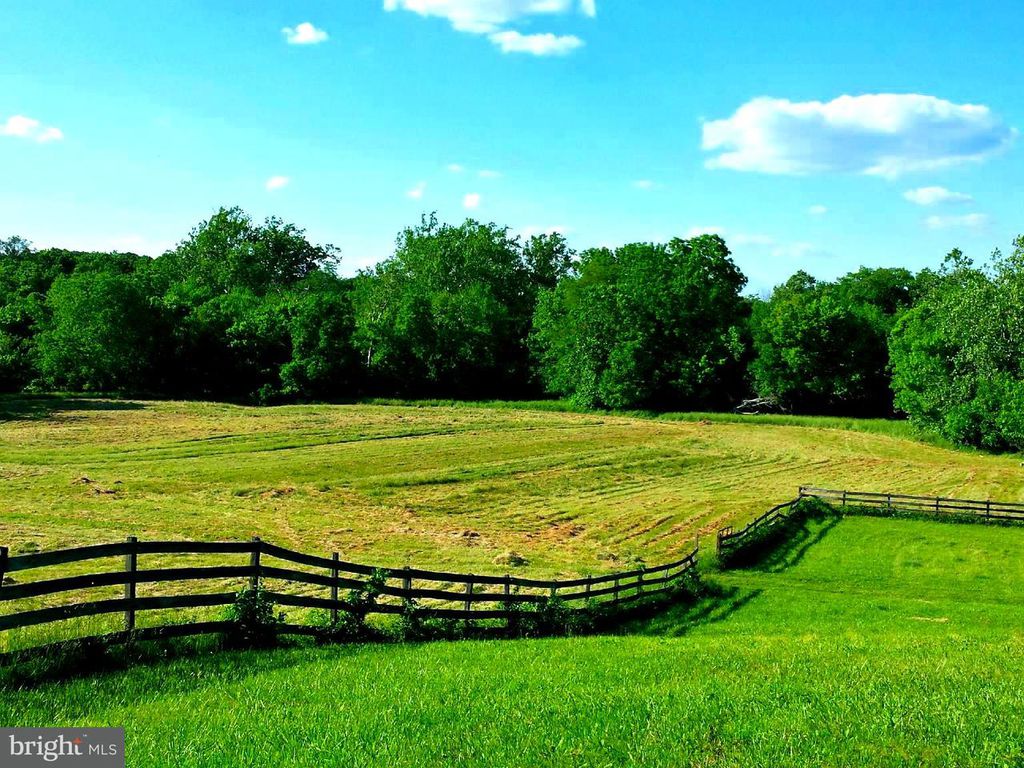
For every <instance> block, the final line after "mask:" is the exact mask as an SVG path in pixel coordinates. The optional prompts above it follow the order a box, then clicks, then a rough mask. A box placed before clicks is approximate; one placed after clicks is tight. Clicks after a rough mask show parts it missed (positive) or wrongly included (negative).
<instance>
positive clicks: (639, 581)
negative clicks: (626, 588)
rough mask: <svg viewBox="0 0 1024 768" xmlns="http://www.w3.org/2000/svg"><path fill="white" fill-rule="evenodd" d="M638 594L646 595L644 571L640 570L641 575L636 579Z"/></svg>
mask: <svg viewBox="0 0 1024 768" xmlns="http://www.w3.org/2000/svg"><path fill="white" fill-rule="evenodd" d="M636 593H637V594H638V595H642V594H643V593H644V569H643V568H641V569H640V575H639V576H637V577H636Z"/></svg>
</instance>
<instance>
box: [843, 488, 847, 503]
mask: <svg viewBox="0 0 1024 768" xmlns="http://www.w3.org/2000/svg"><path fill="white" fill-rule="evenodd" d="M843 506H844V507H845V506H846V491H843Z"/></svg>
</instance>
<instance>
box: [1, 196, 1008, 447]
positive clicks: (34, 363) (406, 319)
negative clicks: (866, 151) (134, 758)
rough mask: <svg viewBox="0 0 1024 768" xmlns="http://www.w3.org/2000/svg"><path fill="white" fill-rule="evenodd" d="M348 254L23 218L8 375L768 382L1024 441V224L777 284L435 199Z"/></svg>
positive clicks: (9, 309) (433, 388) (234, 233)
mask: <svg viewBox="0 0 1024 768" xmlns="http://www.w3.org/2000/svg"><path fill="white" fill-rule="evenodd" d="M339 261H340V256H339V253H338V251H337V249H335V248H334V247H333V246H330V245H318V244H314V243H311V242H310V241H309V240H308V238H307V237H306V233H305V232H304V231H303V230H302V229H300V228H298V227H296V226H295V225H293V224H289V223H286V222H283V221H281V220H280V219H277V218H269V219H267V220H266V221H264V222H262V223H258V222H254V221H253V220H252V219H251V218H250V217H249V216H247V215H246V214H245V213H244V212H243V211H241V210H239V209H237V208H231V209H222V210H220V211H219V212H217V213H216V214H215V215H214V216H212V217H211V218H210V219H209V220H207V221H205V222H202V223H201V224H200V225H199V226H197V227H196V228H195V229H194V230H193V231H192V232H190V233H189V235H188V236H187V237H186V238H185V239H184V240H183V241H182V242H181V243H180V244H179V245H178V246H177V247H176V248H174V249H173V250H170V251H168V252H167V253H165V254H163V255H162V256H159V257H157V258H148V257H144V256H136V255H133V254H124V253H90V252H78V251H68V250H63V249H53V248H49V249H34V248H32V247H31V245H30V244H29V243H27V242H26V241H24V240H22V239H20V238H17V237H12V238H9V239H7V240H0V389H2V390H3V391H8V392H18V391H30V392H31V391H54V390H59V391H76V392H103V393H113V392H117V393H125V394H133V395H148V396H153V397H169V398H204V399H223V400H235V401H244V402H257V403H276V402H288V401H351V400H355V399H358V398H362V397H370V396H388V397H390V396H398V397H409V398H416V397H430V398H434V397H444V398H459V399H487V398H503V399H524V398H536V397H542V396H546V395H555V396H559V397H565V398H568V399H570V400H572V401H573V402H574V403H575V404H576V405H578V406H581V407H590V408H609V409H653V410H687V409H690V410H692V409H702V410H716V409H727V408H732V407H734V406H735V405H736V404H737V403H738V402H740V401H741V400H743V399H744V398H748V397H751V396H753V395H756V396H758V397H761V398H765V399H768V400H769V401H771V402H773V403H776V404H777V405H778V407H779V408H780V409H783V410H789V411H793V412H797V413H817V414H841V415H852V416H881V417H890V416H894V415H900V414H906V415H907V416H908V417H909V418H910V419H911V420H912V421H914V422H915V423H916V424H918V425H920V426H922V427H924V428H927V429H929V430H932V431H935V432H938V433H940V434H942V435H944V436H946V437H948V438H949V439H951V440H954V441H956V442H958V443H962V444H968V445H978V446H984V447H987V448H993V449H1022V448H1024V370H1022V366H1024V363H1022V362H1021V361H1022V359H1024V238H1018V240H1017V241H1016V242H1015V243H1014V249H1013V252H1012V254H1011V255H1009V256H1003V255H1002V254H1000V253H998V252H997V253H996V254H994V255H993V257H992V258H991V259H990V260H989V261H988V262H986V263H984V264H981V265H976V264H974V263H973V262H972V261H970V260H969V259H968V258H967V257H965V256H964V255H963V254H962V253H961V252H959V251H953V252H952V253H951V254H950V255H949V256H948V257H947V258H946V260H945V262H944V263H943V264H942V266H941V267H940V268H939V269H936V270H923V271H921V272H920V273H917V274H914V273H912V272H910V271H909V270H906V269H900V268H879V269H868V268H862V269H860V270H858V271H856V272H851V273H850V274H848V275H845V276H843V277H841V278H839V279H837V280H835V281H819V280H815V279H814V278H813V277H812V276H810V275H808V274H806V273H805V272H798V273H797V274H795V275H793V276H792V277H791V278H789V279H788V280H787V281H786V282H785V283H783V284H781V285H779V286H777V287H776V288H775V289H774V291H772V293H771V294H770V295H769V296H767V297H754V296H749V295H746V294H745V293H744V291H745V288H746V284H747V281H746V278H745V277H744V275H743V274H742V272H741V271H740V270H739V268H738V267H737V266H736V264H735V263H734V262H733V260H732V258H731V255H730V252H729V249H728V247H727V245H726V243H725V241H724V240H722V238H720V237H718V236H717V235H702V236H699V237H694V238H689V239H681V238H676V239H673V240H672V241H670V242H668V243H661V244H658V243H632V244H628V245H624V246H622V247H619V248H614V249H612V248H592V249H588V250H586V251H583V252H582V253H576V252H574V251H573V250H572V249H571V248H570V247H569V245H568V243H567V242H566V240H565V239H564V238H563V237H562V236H561V235H559V234H555V233H552V234H548V235H538V236H534V237H530V238H528V239H525V240H524V239H522V238H519V237H516V236H514V235H512V234H511V232H510V230H509V229H507V228H503V227H499V226H497V225H495V224H483V223H480V222H477V221H473V220H467V221H466V222H464V223H463V224H461V225H458V226H454V225H450V224H444V223H440V222H439V221H438V220H437V219H436V217H434V216H425V217H423V219H422V220H421V221H420V222H419V224H417V225H415V226H412V227H409V228H407V229H405V230H404V231H403V232H402V233H400V235H399V236H398V238H397V241H396V245H395V251H394V254H393V255H392V256H391V257H390V258H388V259H386V260H384V261H383V262H381V263H380V264H378V265H377V266H376V267H375V268H373V269H370V270H365V271H363V272H361V273H359V274H358V275H357V276H355V277H352V278H345V277H340V276H339V275H338V274H337V266H338V264H339Z"/></svg>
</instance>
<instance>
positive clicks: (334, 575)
mask: <svg viewBox="0 0 1024 768" xmlns="http://www.w3.org/2000/svg"><path fill="white" fill-rule="evenodd" d="M331 560H332V561H333V562H334V565H332V566H331V603H332V605H331V625H332V626H333V625H335V624H337V623H338V553H337V552H335V553H333V554H332V555H331Z"/></svg>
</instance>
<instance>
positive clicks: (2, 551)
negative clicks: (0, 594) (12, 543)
mask: <svg viewBox="0 0 1024 768" xmlns="http://www.w3.org/2000/svg"><path fill="white" fill-rule="evenodd" d="M9 552H10V550H8V549H7V547H0V589H3V587H4V574H5V573H7V561H8V560H9V559H10V558H9V557H8V554H9Z"/></svg>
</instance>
